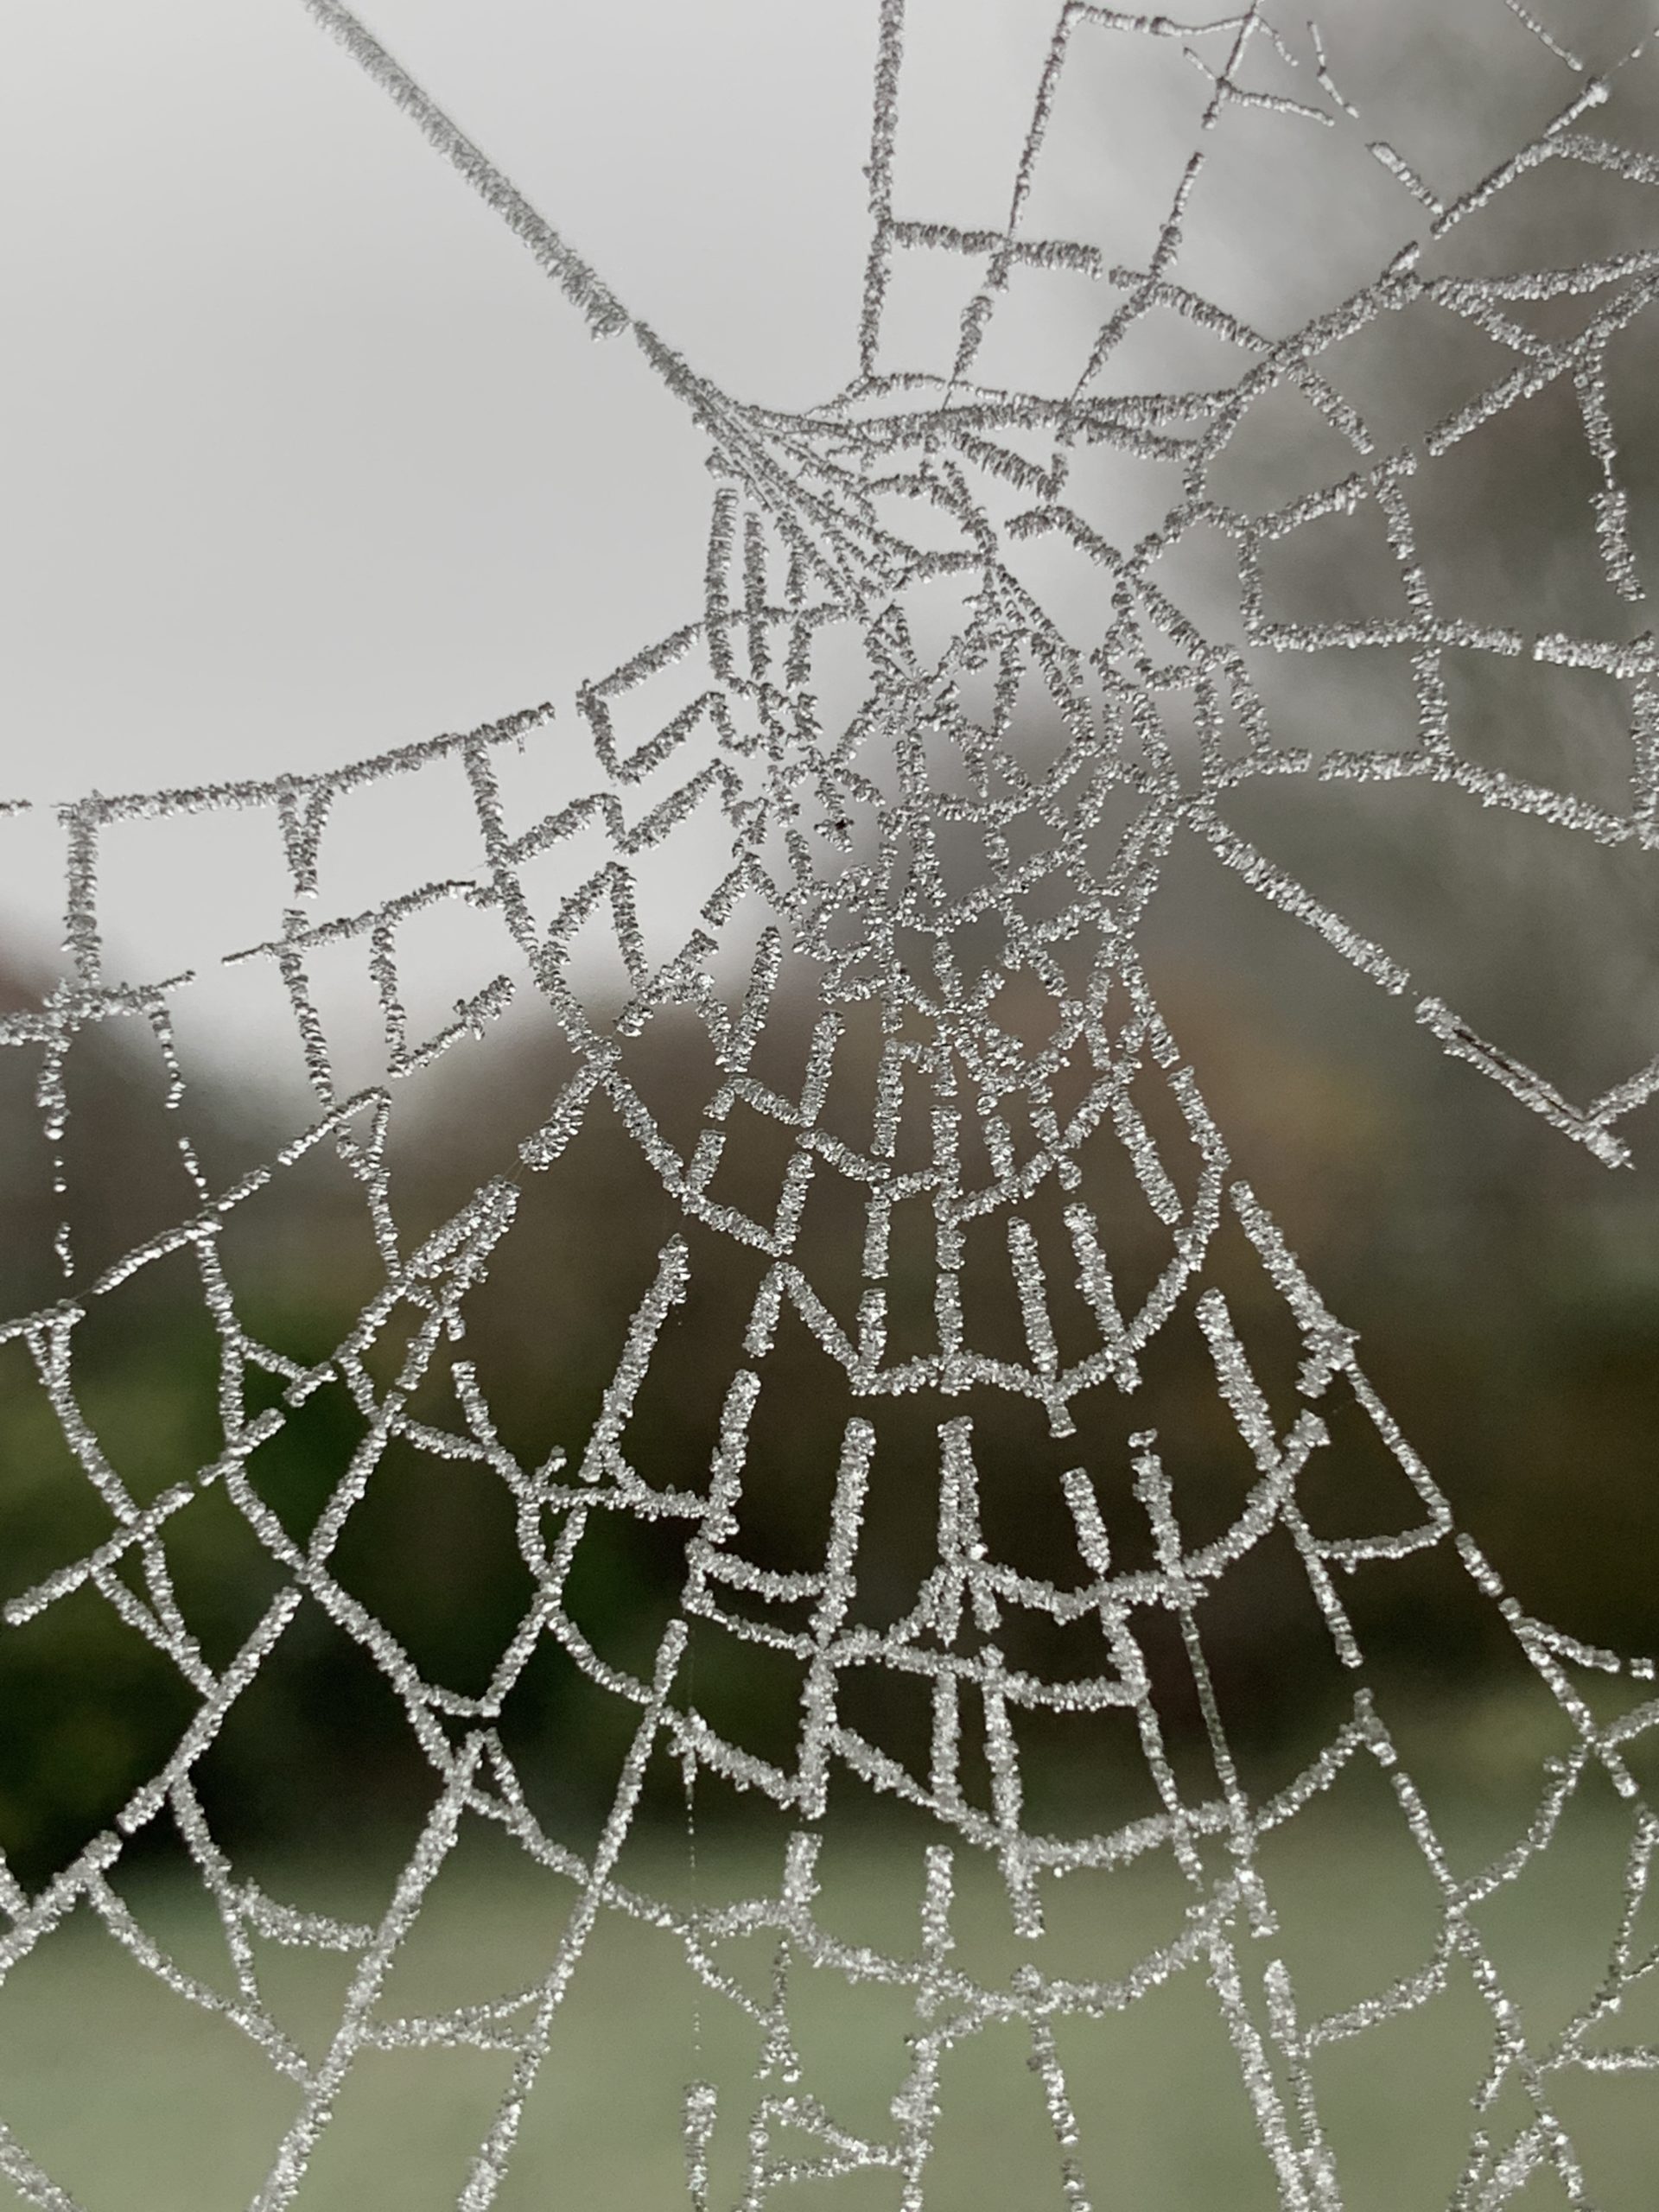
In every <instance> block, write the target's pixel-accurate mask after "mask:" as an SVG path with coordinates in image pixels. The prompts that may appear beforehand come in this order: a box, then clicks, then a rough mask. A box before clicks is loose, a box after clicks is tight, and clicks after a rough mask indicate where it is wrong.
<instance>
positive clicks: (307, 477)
mask: <svg viewBox="0 0 1659 2212" xmlns="http://www.w3.org/2000/svg"><path fill="white" fill-rule="evenodd" d="M953 6H954V15H955V26H956V28H957V29H959V30H961V31H963V32H967V33H969V34H970V35H969V36H968V37H967V39H966V40H965V41H964V42H962V43H957V42H956V41H942V40H940V39H939V38H938V37H937V36H936V37H934V38H933V39H932V40H931V45H932V47H933V48H935V49H937V50H936V51H935V52H933V54H932V55H931V65H932V66H931V67H930V68H929V69H928V70H926V71H925V72H922V73H920V75H921V77H922V78H923V79H924V82H923V83H922V84H921V85H918V103H917V105H918V129H917V130H916V131H914V132H913V133H912V141H911V146H910V149H907V153H906V158H907V159H909V160H912V162H914V161H915V159H916V158H917V156H916V152H915V150H914V149H925V146H926V145H927V143H929V133H928V130H927V127H926V117H925V112H924V101H923V99H922V93H923V92H924V90H925V88H926V84H927V83H928V82H930V81H931V87H932V90H933V92H934V95H935V105H936V106H938V108H939V110H940V111H941V112H942V113H944V115H945V117H946V118H947V126H948V127H947V128H946V129H945V130H944V131H943V132H935V133H933V134H932V143H933V146H934V152H935V156H936V159H937V168H938V175H936V176H934V177H932V178H918V180H917V181H918V182H920V183H925V184H928V185H937V186H938V188H940V190H941V191H944V190H947V189H949V188H950V187H952V186H953V185H955V186H957V187H960V186H961V184H962V183H963V181H964V180H969V181H971V179H972V177H973V176H974V175H976V173H979V172H982V171H983V170H985V169H986V168H987V166H988V170H989V172H990V173H994V174H1000V175H1001V176H1002V177H1006V175H1007V167H1006V150H1007V149H998V151H999V153H1000V154H1001V155H1002V156H1003V158H1000V159H997V160H995V161H994V162H990V163H989V164H988V165H987V164H986V163H985V161H984V154H983V149H982V148H981V149H980V150H979V153H978V155H977V156H973V155H972V154H971V146H972V141H973V138H974V130H973V127H972V118H971V117H970V115H969V111H968V105H967V103H969V102H971V101H972V100H973V99H975V98H976V97H977V98H978V99H980V100H981V101H982V102H984V101H988V102H989V103H990V104H991V105H992V106H993V107H994V106H995V103H996V100H997V99H998V97H999V94H1000V95H1001V98H1002V99H1003V101H1004V104H1005V110H1006V111H1005V114H1004V118H1003V124H1004V132H1005V135H1007V133H1008V132H1010V131H1011V129H1012V126H1013V125H1014V123H1015V122H1016V121H1017V109H1016V108H1015V106H1014V104H1013V102H1012V100H1011V99H1009V98H1008V95H1007V92H1005V91H1003V89H1002V88H1003V87H1004V86H1005V85H1006V84H1007V82H1008V81H1009V72H1008V70H1007V66H1006V62H1007V56H1008V54H1010V53H1012V54H1014V57H1015V58H1017V59H1018V60H1020V62H1021V63H1022V64H1023V65H1024V66H1022V67H1020V68H1019V69H1018V71H1017V73H1015V74H1016V75H1017V78H1018V79H1021V80H1024V81H1025V82H1027V83H1028V82H1029V80H1030V66H1029V65H1030V63H1031V62H1033V61H1034V60H1035V58H1036V57H1035V53H1034V52H1033V54H1030V55H1029V56H1027V55H1026V54H1023V53H1022V52H1021V48H1029V47H1032V46H1033V32H1034V31H1038V30H1045V29H1046V26H1047V16H1048V10H1046V8H1042V9H1024V10H1021V9H1017V8H1016V9H1014V10H1010V9H1009V8H1007V6H1006V5H1001V6H998V5H997V4H995V0H953ZM365 13H366V15H367V16H368V19H369V20H370V22H372V26H373V28H374V29H376V30H377V32H378V34H379V35H381V36H383V37H384V38H385V40H386V41H387V43H388V44H389V45H390V46H391V48H393V49H394V51H396V52H397V54H399V56H400V57H401V58H402V59H404V60H405V61H406V63H407V64H408V65H409V66H410V67H411V68H412V69H413V70H414V72H415V73H416V75H418V76H419V77H421V78H422V79H423V81H425V82H426V83H427V85H428V86H429V88H430V90H431V91H432V92H433V93H434V95H435V97H436V98H438V99H440V100H441V101H442V102H443V103H444V104H445V105H447V106H448V107H449V108H450V110H451V111H452V112H454V115H455V116H456V118H458V119H459V120H460V121H461V124H462V125H463V127H465V128H466V129H467V130H469V131H470V132H471V133H472V135H473V136H474V137H475V138H476V139H477V140H478V141H479V142H480V143H481V144H482V145H483V146H484V147H485V148H486V149H487V150H488V151H489V153H490V154H491V156H492V157H493V158H494V159H495V160H496V161H497V162H499V164H500V165H501V166H502V167H503V168H505V169H506V171H507V172H508V173H509V174H510V175H512V176H513V177H514V178H515V180H516V181H518V182H519V183H520V184H521V186H522V187H523V188H524V190H525V191H526V192H527V193H528V194H530V195H531V197H532V198H533V199H534V200H536V201H537V203H538V204H539V205H540V206H541V207H542V208H543V211H544V212H545V213H547V214H548V215H549V217H550V219H552V220H553V221H554V222H555V223H556V224H557V225H558V226H561V228H562V229H563V231H564V232H565V234H566V235H567V236H568V237H569V238H570V239H571V241H572V242H573V243H574V244H575V245H576V246H577V248H578V249H579V250H580V251H582V252H583V253H584V254H586V255H587V256H588V258H589V259H590V261H592V262H593V263H594V264H595V265H596V266H597V267H598V268H599V270H601V273H602V274H603V275H604V277H605V278H606V280H607V283H610V284H611V286H612V287H613V289H615V290H616V291H617V292H618V293H619V294H620V296H622V297H623V298H624V300H625V301H626V302H628V303H629V304H630V305H632V306H633V307H635V308H637V310H638V311H639V312H640V313H642V314H643V315H645V316H646V317H647V318H648V319H649V320H650V321H652V323H653V324H654V325H655V327H657V328H658V329H659V330H660V331H662V332H663V334H664V335H665V336H667V337H668V338H670V339H671V340H672V341H673V342H674V343H675V344H676V345H677V346H679V347H680V348H681V350H682V351H683V352H684V353H686V355H687V356H688V357H689V358H690V359H692V360H693V361H694V362H695V363H696V365H697V366H699V367H700V368H702V370H704V371H705V372H708V373H709V374H711V375H712V376H714V377H715V378H716V379H717V380H718V381H721V382H722V383H723V384H725V385H727V386H728V388H730V389H732V390H734V391H737V392H739V393H741V394H744V395H746V396H753V397H764V398H766V399H768V400H772V401H778V402H783V403H785V404H787V403H790V402H791V401H806V400H809V399H812V398H817V397H823V396H825V395H826V393H827V392H828V391H829V390H831V389H833V388H834V386H835V385H837V384H839V383H840V382H842V380H843V379H844V378H846V376H847V375H848V374H849V373H850V372H851V369H852V367H853V337H854V325H855V312H856V302H857V297H858V289H859V284H860V280H861V267H862V257H863V252H864V247H865V243H866V237H867V219H866V213H865V204H864V203H865V193H866V186H865V181H864V178H863V175H862V173H861V170H862V163H863V162H864V159H865V156H866V151H867V147H868V128H869V124H868V111H869V98H870V83H871V77H872V72H873V66H874V29H875V10H874V6H873V5H871V6H866V5H862V4H856V0H849V3H848V4H845V5H838V6H833V7H827V8H826V7H823V6H817V5H809V4H807V0H696V4H694V5H689V6H688V5H671V4H667V0H649V3H648V4H645V5H633V4H629V5H625V4H619V0H560V4H559V5H557V6H556V7H549V6H544V5H542V4H539V0H468V4H467V6H466V7H465V8H464V9H463V8H461V7H457V6H456V5H454V0H374V4H372V6H371V7H370V8H369V9H367V10H365ZM923 14H924V16H925V10H924V11H923ZM5 42H6V55H7V67H6V72H5V76H4V80H3V81H4V91H3V93H0V99H3V102H4V129H3V131H0V266H3V281H4V286H5V296H6V299H7V303H8V309H9V314H8V325H9V335H8V342H7V346H6V348H5V350H4V353H3V356H0V441H3V460H0V479H3V482H4V486H5V498H4V503H3V510H0V569H3V574H0V624H3V632H0V730H3V732H4V736H3V740H0V761H3V768H0V794H3V795H5V796H9V797H13V798H28V799H30V800H32V801H34V802H35V803H36V805H37V806H40V805H41V804H46V805H48V806H49V804H50V803H51V802H54V801H56V800H60V799H63V798H72V797H74V796H76V795H78V794H79V793H80V792H82V791H86V790H88V789H92V788H97V789H100V790H103V791H132V790H143V789H153V788H156V787H160V786H163V785H177V784H194V783H196V782H200V781H213V780H218V779H225V778H227V777H233V776H245V775H266V774H270V773H273V772H278V771H281V770H283V769H295V770H307V769H314V768H319V767H325V766H335V765H338V764H340V763H342V762H344V761H346V760H351V759H353V758H356V757H360V756H362V755H365V754H368V753H374V752H376V751H378V750H379V749H381V748H383V747H387V746H391V745H395V744H399V743H404V742H407V741H410V740H412V739H416V738H419V737H423V736H425V735H427V734H429V733H433V732H436V731H440V730H444V729H450V728H467V727H472V726H474V725H475V724H476V723H478V722H479V721H482V720H484V719H486V718H490V717H493V716H495V715H499V714H502V713H504V712H505V711H507V710H508V709H512V708H515V707H518V706H520V705H524V704H527V703H530V702H535V701H539V700H542V699H544V698H551V699H554V700H556V701H557V702H560V704H561V706H562V708H563V707H567V705H568V701H569V694H570V692H571V690H572V688H573V686H574V684H575V682H576V681H578V680H579V679H580V678H582V677H591V676H595V675H601V674H603V673H604V672H606V671H607V670H608V669H609V668H610V667H612V666H613V665H614V664H616V663H617V662H619V661H620V660H621V659H623V658H626V656H627V655H628V654H630V653H631V652H634V651H636V650H637V649H638V648H639V646H640V645H643V644H645V643H646V642H647V641H649V640H650V639H652V638H654V637H656V636H658V635H660V634H662V633H663V632H664V631H665V630H667V629H670V628H671V627H673V626H676V625H677V624H678V623H680V622H682V621H683V620H687V619H689V618H690V617H691V616H692V615H694V614H695V613H696V591H697V579H698V577H699V575H700V573H701V569H702V544H701V539H702V532H703V531H704V529H705V527H706V516H707V497H708V488H709V480H708V477H707V474H706V472H705V470H704V468H703V466H702V443H701V441H700V439H699V438H698V436H697V435H696V431H695V429H694V428H693V426H692V425H691V424H690V423H689V421H688V420H686V419H685V417H684V416H683V413H682V412H681V410H680V409H679V408H678V406H677V404H676V403H675V402H673V401H672V400H671V399H670V398H669V397H666V395H665V394H664V392H663V391H661V390H660V389H659V388H658V386H657V385H655V383H654V382H653V381H652V378H651V377H650V375H649V373H648V372H647V371H646V370H645V366H644V365H643V364H642V362H641V360H640V359H639V355H638V353H636V351H635V350H634V349H633V348H632V346H630V345H628V344H627V343H626V342H621V343H618V342H605V343H595V342H594V340H591V339H590V338H589V336H588V333H587V331H586V329H585V327H584V326H583V325H582V321H580V319H579V317H578V316H577V315H575V313H574V312H573V310H572V309H571V308H569V306H568V305H567V304H566V302H564V301H563V299H562V298H561V297H560V296H558V294H557V293H556V291H555V289H553V287H552V286H551V285H550V284H549V283H547V282H546V281H545V280H544V279H543V277H541V276H540V275H539V273H538V272H537V270H536V268H535V266H534V264H532V262H531V260H530V258H529V257H528V256H527V255H526V254H525V253H524V250H523V248H522V247H521V246H520V245H518V242H517V241H516V240H515V239H514V238H512V237H511V236H510V235H509V234H508V232H506V231H505V228H504V227H503V226H501V225H500V223H499V220H498V219H497V218H496V217H495V216H494V215H493V213H492V212H491V211H490V210H489V209H487V208H486V207H484V206H483V205H482V203H481V202H480V201H479V200H476V199H475V198H474V195H473V194H471V193H470V192H469V191H468V190H467V188H466V186H465V185H464V184H463V183H462V182H461V180H460V179H459V178H457V177H456V176H455V175H454V173H453V172H452V171H451V170H450V169H449V168H448V167H447V166H446V165H445V164H444V162H442V161H441V160H440V159H439V158H438V157H437V156H435V154H434V153H433V151H432V150H431V149H430V148H429V147H428V146H427V145H426V144H425V143H423V140H422V139H421V137H419V135H418V133H417V132H416V130H414V129H413V128H412V127H411V126H410V124H409V122H408V121H407V119H406V118H404V117H403V116H401V115H400V114H398V113H397V111H395V110H394V109H393V107H392V106H391V104H390V103H389V102H388V101H387V100H386V99H385V96H384V95H383V94H382V93H381V92H379V91H378V89H377V88H376V87H375V86H373V85H372V84H371V83H370V82H369V81H368V80H367V79H365V77H364V76H363V75H362V74H361V73H360V72H359V70H358V69H357V68H356V67H355V66H354V64H353V62H352V61H351V60H349V59H348V58H347V57H346V55H345V54H342V53H341V52H340V50H339V49H338V48H336V47H335V46H334V44H333V43H332V42H331V41H328V40H327V38H325V37H324V36H323V35H321V33H320V32H319V30H318V29H317V28H316V27H315V24H314V23H313V22H311V20H310V19H309V17H308V16H307V14H306V12H305V10H303V8H302V6H301V5H300V0H237V5H235V6H234V7H226V6H225V5H224V4H223V0H145V4H144V5H143V6H142V7H134V6H132V5H131V4H130V0H65V4H63V5H60V6H54V7H50V8H35V9H28V10H16V11H14V12H13V14H12V15H11V16H10V19H9V21H8V23H7V26H6V33H5ZM918 44H919V48H920V51H921V53H922V54H923V57H924V58H927V49H928V45H929V40H928V35H927V31H926V26H925V22H924V23H923V24H922V25H921V26H920V28H918ZM950 126H954V127H950ZM1010 143H1011V142H1010ZM981 189H983V187H981ZM563 721H564V723H565V725H566V729H565V736H566V738H568V740H569V743H570V744H571V745H572V746H574V745H575V742H576V733H575V729H574V728H573V727H572V726H571V721H570V717H569V714H568V711H567V712H566V713H565V714H564V715H563ZM149 849H151V850H153V851H154V852H155V854H156V855H157V865H156V868H154V870H153V871H152V872H151V873H150V875H149V887H148V891H147V893H146V895H145V896H144V897H143V898H142V899H139V900H138V902H137V905H138V908H139V911H137V912H130V913H129V915H128V917H127V922H126V926H127V928H128V930H129V931H137V933H138V934H139V935H140V936H141V937H143V938H144V939H145V944H144V946H143V950H142V952H139V953H136V955H135V957H137V959H138V962H139V964H141V965H150V964H151V963H152V962H155V963H163V964H164V963H167V962H168V961H170V960H172V959H175V958H176V957H180V956H181V954H188V953H189V952H190V951H191V950H193V946H192V944H189V943H187V942H185V940H186V939H188V938H190V936H191V928H190V925H191V921H192V913H193V910H198V909H199V908H200V906H201V904H202V902H203V901H204V900H206V901H207V902H209V903H218V902H220V901H223V900H227V899H228V900H229V901H231V903H232V904H234V900H235V894H236V891H237V888H238V885H237V881H236V878H237V875H238V868H237V867H236V865H235V864H234V863H233V861H232V860H228V859H227V860H226V861H222V862H220V863H218V864H216V865H214V866H213V867H208V863H207V861H203V862H202V863H201V865H202V866H203V867H208V874H207V878H206V880H203V879H202V878H200V876H198V877H197V878H196V880H192V881H190V882H189V883H188V885H187V884H185V883H183V882H182V881H181V880H180V878H179V875H178V874H177V862H176V861H175V856H174V855H173V854H172V853H171V852H169V849H168V846H167V842H166V839H165V837H164V836H163V835H162V834H161V833H160V832H157V833H156V834H155V835H154V836H152V837H151V839H150V844H149ZM162 855H166V857H165V858H163V857H162ZM193 865H194V863H193ZM59 868H60V849H59V846H58V842H57V839H56V837H55V836H54V834H53V825H52V823H51V820H50V817H49V815H48V816H47V817H41V815H40V814H38V813H37V814H35V815H34V816H32V817H22V818H21V819H16V818H14V819H13V820H11V821H9V822H4V823H0V925H3V926H5V927H6V928H7V929H8V931H9V933H10V935H11V936H12V937H13V938H16V937H17V936H18V935H19V933H20V932H21V933H22V934H24V935H26V936H27V937H29V938H31V939H33V938H37V937H38V935H39V933H40V931H41V930H42V929H44V930H46V931H48V932H51V931H54V930H55V928H56V918H55V909H56V907H57V905H58V901H59V897H60V880H59ZM132 903H133V902H132V901H129V902H128V904H129V906H131V905H132ZM120 926H121V925H120V924H119V923H118V922H114V921H112V927H115V928H119V927H120ZM175 940H176V942H175ZM229 941H231V942H233V941H234V926H233V925H232V936H231V938H230V940H229ZM196 949H199V948H196Z"/></svg>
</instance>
